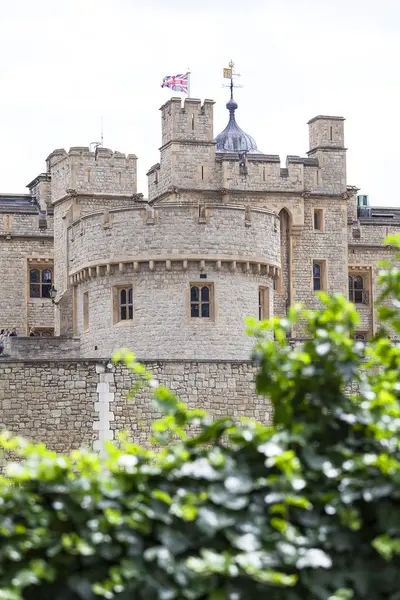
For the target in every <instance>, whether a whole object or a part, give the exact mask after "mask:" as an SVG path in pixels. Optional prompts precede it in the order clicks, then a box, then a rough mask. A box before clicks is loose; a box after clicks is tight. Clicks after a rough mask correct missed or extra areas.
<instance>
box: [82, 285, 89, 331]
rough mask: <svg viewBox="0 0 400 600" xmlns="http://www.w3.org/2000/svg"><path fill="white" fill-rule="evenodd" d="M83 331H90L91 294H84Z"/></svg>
mask: <svg viewBox="0 0 400 600" xmlns="http://www.w3.org/2000/svg"><path fill="white" fill-rule="evenodd" d="M82 304H83V308H82V312H83V331H88V329H89V292H84V294H83V302H82Z"/></svg>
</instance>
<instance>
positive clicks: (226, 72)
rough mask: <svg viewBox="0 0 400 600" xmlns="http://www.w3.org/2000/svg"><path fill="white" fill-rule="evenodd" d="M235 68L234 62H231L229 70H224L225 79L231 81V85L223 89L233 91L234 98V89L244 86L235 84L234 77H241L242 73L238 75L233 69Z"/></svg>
mask: <svg viewBox="0 0 400 600" xmlns="http://www.w3.org/2000/svg"><path fill="white" fill-rule="evenodd" d="M234 67H235V64H234V62H233V61H232V60H231V61H230V62H229V64H228V68H225V69H224V79H230V80H231V81H230V84H229V85H223V86H222V87H228V88H230V90H231V96H233V88H242V87H243V86H242V85H238V84H237V83H234V77H240V73H236V72H235V71H234V70H233V69H234Z"/></svg>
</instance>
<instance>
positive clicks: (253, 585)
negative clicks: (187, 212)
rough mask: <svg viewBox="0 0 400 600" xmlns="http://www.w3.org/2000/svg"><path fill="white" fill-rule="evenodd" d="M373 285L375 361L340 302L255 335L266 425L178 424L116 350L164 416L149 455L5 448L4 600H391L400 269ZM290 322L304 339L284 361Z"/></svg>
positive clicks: (177, 410)
mask: <svg viewBox="0 0 400 600" xmlns="http://www.w3.org/2000/svg"><path fill="white" fill-rule="evenodd" d="M390 243H391V244H392V245H394V244H396V245H397V246H398V247H399V241H398V240H394V239H392V240H390ZM380 283H381V286H382V300H385V301H387V300H389V299H390V306H388V307H386V308H384V307H381V308H380V316H381V318H382V319H383V320H384V326H383V327H382V330H381V331H380V333H379V335H378V336H377V338H376V339H375V340H374V341H373V342H372V343H371V344H370V345H369V347H368V348H365V347H364V346H363V344H361V343H359V342H354V341H353V339H352V335H351V334H352V332H353V330H354V326H355V325H356V324H357V314H356V312H355V309H354V307H353V306H352V305H350V304H348V303H347V302H346V301H345V300H344V298H342V297H327V296H325V295H321V300H322V302H323V304H324V310H323V311H321V312H310V311H305V310H303V309H302V308H301V307H294V308H293V309H291V311H290V314H289V316H288V318H287V319H284V320H281V321H279V320H277V319H275V320H273V321H272V322H263V323H261V324H260V323H258V322H257V323H256V322H254V321H249V323H248V327H249V330H250V332H251V333H252V334H254V335H255V336H256V339H257V343H256V347H255V351H254V360H255V362H256V364H257V367H258V372H257V389H258V392H259V393H260V394H263V395H266V396H268V397H269V398H270V400H271V402H272V403H273V406H274V424H273V426H269V427H267V426H263V425H261V424H258V423H256V422H254V421H253V420H250V419H249V420H245V421H243V422H241V423H240V424H239V425H238V424H235V423H234V421H233V420H232V419H230V418H228V417H227V418H225V419H219V420H217V421H215V420H213V419H211V418H210V417H209V416H208V415H207V414H206V413H205V412H204V411H202V410H188V409H187V407H186V406H185V405H184V404H183V403H182V402H179V400H177V399H176V398H175V397H174V396H173V395H172V394H171V393H170V392H169V391H168V390H166V389H164V388H161V387H158V385H157V382H155V381H154V380H153V379H152V376H151V374H149V373H147V372H146V370H145V369H144V367H143V366H142V365H140V364H138V363H137V362H136V361H135V357H134V355H133V354H132V353H129V352H124V351H122V352H120V353H119V354H118V355H117V356H115V358H114V361H115V362H123V363H124V364H125V365H126V366H127V367H128V368H129V369H131V370H132V371H133V373H134V374H135V377H136V382H137V386H136V387H138V386H140V385H150V386H151V387H152V388H153V389H154V401H155V402H156V404H157V406H158V408H159V409H160V410H161V411H162V412H163V414H164V417H163V418H162V419H161V420H160V421H157V422H155V423H154V426H153V432H154V441H155V442H156V443H157V444H158V447H159V448H160V450H158V451H157V452H156V451H148V450H145V449H143V448H140V447H138V446H136V445H133V444H130V443H128V442H127V441H123V442H122V444H121V447H120V448H117V447H115V446H113V445H111V444H109V445H108V457H107V459H105V460H100V459H99V458H98V456H96V455H94V454H91V453H88V452H83V451H75V452H73V453H71V454H70V455H69V456H61V455H57V454H56V453H54V452H51V451H49V450H47V449H46V448H44V447H43V446H41V445H34V444H31V443H29V442H26V441H23V440H20V439H15V438H12V437H10V436H7V435H2V436H1V440H0V445H1V446H2V447H3V448H4V449H5V450H6V451H7V452H13V453H16V454H19V455H20V456H21V457H23V459H24V460H23V463H22V464H17V463H10V464H9V465H8V470H7V473H6V477H4V478H3V479H2V480H1V481H0V488H1V489H0V536H1V537H0V540H1V541H0V600H17V599H19V598H21V597H22V598H26V599H27V600H36V599H40V600H64V599H65V600H78V599H92V598H93V599H94V598H98V597H104V598H106V599H112V598H116V599H117V600H125V599H128V598H129V599H135V600H136V599H137V600H142V599H143V600H144V599H146V600H152V599H154V600H156V599H157V600H174V599H177V600H181V599H189V600H197V599H199V600H202V599H206V598H207V599H210V600H223V599H228V600H257V599H260V600H261V599H262V600H264V599H266V598H268V600H367V599H368V600H399V599H400V591H399V584H398V574H399V572H400V461H399V458H400V449H399V435H398V431H399V428H400V410H399V394H400V382H399V377H398V374H399V364H400V349H399V348H398V347H397V346H395V345H393V344H392V343H391V342H390V340H389V339H388V331H389V329H388V327H390V328H392V329H393V330H394V331H396V332H400V317H399V311H398V307H399V303H400V272H399V271H398V270H397V268H396V267H394V266H390V265H387V266H386V267H385V270H384V271H382V274H381V275H380ZM298 319H302V320H303V321H304V322H306V323H307V330H308V335H309V338H310V340H309V341H307V342H305V343H304V344H303V345H302V346H301V347H295V348H292V347H291V346H290V345H289V344H288V343H287V341H286V333H287V332H288V331H289V330H290V329H291V328H292V326H293V324H294V323H295V322H296V321H297V320H298ZM271 329H273V330H274V332H275V338H276V339H275V341H271V340H270V339H269V338H270V335H269V332H270V330H271ZM266 334H268V335H266ZM351 382H357V383H358V386H359V391H358V392H357V394H356V395H351V394H346V393H345V390H346V386H348V385H349V384H350V383H351ZM193 427H195V428H196V432H197V433H196V434H195V435H193V433H192V434H191V433H190V431H193Z"/></svg>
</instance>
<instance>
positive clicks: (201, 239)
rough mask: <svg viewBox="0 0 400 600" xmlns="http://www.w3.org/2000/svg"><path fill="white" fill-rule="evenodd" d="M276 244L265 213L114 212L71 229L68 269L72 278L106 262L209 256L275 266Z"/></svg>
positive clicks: (273, 222) (274, 222) (222, 209)
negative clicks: (86, 269) (84, 270)
mask: <svg viewBox="0 0 400 600" xmlns="http://www.w3.org/2000/svg"><path fill="white" fill-rule="evenodd" d="M279 240H280V232H279V222H278V219H277V218H276V216H275V214H274V213H272V212H270V211H267V210H265V209H252V210H249V209H246V208H245V207H243V206H227V205H225V206H224V205H218V206H210V207H206V206H204V207H201V208H199V207H198V206H192V205H170V204H169V205H165V206H161V207H159V208H157V209H155V211H154V212H152V209H151V208H140V207H139V208H136V207H135V208H132V209H130V210H126V209H116V210H110V211H106V212H105V213H93V214H90V215H87V216H85V217H82V218H81V219H79V220H77V221H76V222H75V223H73V224H72V225H71V226H70V227H69V230H68V269H69V275H70V276H71V275H76V274H78V273H79V272H80V271H82V270H83V269H85V268H89V267H96V266H99V265H100V266H101V265H106V264H107V263H108V262H113V263H114V264H118V263H119V262H121V263H126V262H129V260H131V261H133V260H136V261H139V262H140V261H141V260H142V259H145V260H152V259H156V260H157V258H159V257H165V258H167V259H171V260H174V259H178V258H183V259H188V260H191V259H195V260H196V259H201V258H206V257H212V256H217V257H221V258H223V257H225V258H226V259H231V260H239V261H240V260H243V261H246V260H250V261H254V262H260V263H261V264H269V265H270V266H272V267H279V260H280V256H279V254H280V252H279V247H280V246H279V244H280V241H279ZM71 283H72V282H71ZM73 283H76V281H73Z"/></svg>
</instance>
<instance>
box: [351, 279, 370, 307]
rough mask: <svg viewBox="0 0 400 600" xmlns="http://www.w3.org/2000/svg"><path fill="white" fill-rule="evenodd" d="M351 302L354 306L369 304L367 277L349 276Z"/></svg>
mask: <svg viewBox="0 0 400 600" xmlns="http://www.w3.org/2000/svg"><path fill="white" fill-rule="evenodd" d="M349 300H350V302H354V304H369V294H368V290H367V289H366V277H365V275H349Z"/></svg>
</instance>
